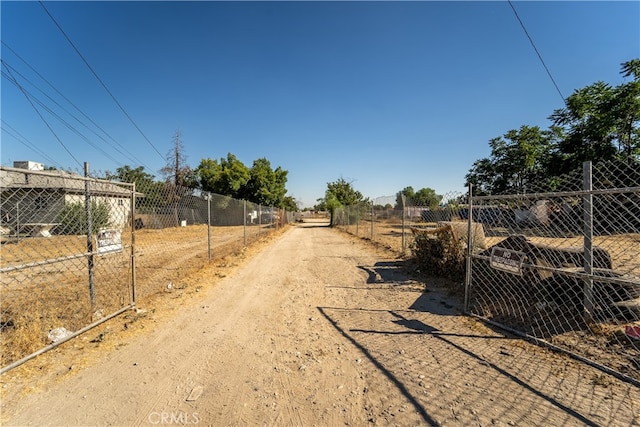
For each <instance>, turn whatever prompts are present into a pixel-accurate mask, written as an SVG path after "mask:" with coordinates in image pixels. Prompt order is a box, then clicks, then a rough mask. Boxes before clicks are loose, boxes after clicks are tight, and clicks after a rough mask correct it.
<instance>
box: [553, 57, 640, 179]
mask: <svg viewBox="0 0 640 427" xmlns="http://www.w3.org/2000/svg"><path fill="white" fill-rule="evenodd" d="M621 74H622V76H623V77H625V78H628V77H631V78H632V80H631V81H629V82H627V83H623V84H621V85H619V86H615V87H614V86H611V85H609V84H607V83H605V82H602V81H598V82H596V83H593V84H591V85H589V86H586V87H584V88H581V89H577V90H575V91H574V92H573V93H572V94H571V95H570V96H569V97H568V98H567V100H566V103H565V106H564V108H560V109H557V110H555V111H554V112H553V114H552V115H551V116H550V117H549V118H550V119H551V120H552V121H553V123H554V124H555V125H557V126H560V127H562V129H563V131H564V133H565V135H566V137H565V138H563V139H562V140H560V141H559V143H558V147H557V149H558V152H559V154H560V156H559V158H560V160H561V161H560V162H559V163H558V170H553V171H551V172H552V173H553V174H554V175H558V174H561V173H566V172H569V171H571V170H575V169H578V168H580V167H581V165H582V163H583V162H584V161H586V160H592V161H603V160H604V161H607V160H613V159H616V158H637V157H638V155H639V154H640V134H639V131H638V123H639V121H640V59H633V60H630V61H627V62H624V63H622V64H621Z"/></svg>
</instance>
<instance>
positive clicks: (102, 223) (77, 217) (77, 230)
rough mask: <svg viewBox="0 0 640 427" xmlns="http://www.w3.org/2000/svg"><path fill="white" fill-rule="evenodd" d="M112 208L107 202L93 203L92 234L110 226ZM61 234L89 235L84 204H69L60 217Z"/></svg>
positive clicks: (59, 231) (58, 229) (59, 229)
mask: <svg viewBox="0 0 640 427" xmlns="http://www.w3.org/2000/svg"><path fill="white" fill-rule="evenodd" d="M109 216H110V208H109V204H108V203H106V202H96V201H91V234H97V233H98V231H99V230H100V229H101V228H104V227H108V226H109ZM57 222H59V223H60V225H59V226H58V228H57V230H56V232H57V233H59V234H79V235H86V234H87V212H86V210H85V207H84V203H82V202H77V203H68V204H66V205H65V206H64V209H63V210H62V212H60V214H59V215H58V221H57Z"/></svg>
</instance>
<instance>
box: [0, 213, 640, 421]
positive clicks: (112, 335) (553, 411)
mask: <svg viewBox="0 0 640 427" xmlns="http://www.w3.org/2000/svg"><path fill="white" fill-rule="evenodd" d="M196 277H197V280H198V281H199V283H200V288H198V289H200V291H199V292H197V293H191V294H189V295H185V296H183V297H181V298H176V299H175V301H177V304H176V305H175V308H176V309H175V310H173V311H169V312H164V313H158V312H155V313H154V310H151V309H150V307H147V310H148V311H147V313H146V315H143V314H144V312H141V313H139V314H140V318H139V319H137V318H131V317H129V318H127V319H128V320H127V323H124V324H125V325H128V326H127V327H126V328H127V330H126V331H124V332H123V331H115V330H113V331H112V332H109V333H106V332H103V333H101V334H100V335H98V336H97V337H95V338H94V339H92V340H91V341H89V340H87V339H85V340H84V341H83V340H78V341H76V343H75V344H71V343H68V344H69V346H68V348H67V349H65V348H64V346H63V348H60V349H57V350H56V352H57V353H55V352H54V353H52V355H51V356H43V358H46V357H53V356H57V358H58V359H59V360H65V361H67V360H68V359H67V358H66V357H65V354H67V353H73V354H75V357H76V358H75V359H74V362H73V363H72V364H70V365H69V364H67V365H61V364H60V363H57V364H56V363H54V362H51V363H49V364H43V365H40V366H41V369H29V367H28V366H27V367H24V368H18V369H17V370H14V371H11V372H9V373H8V374H5V375H3V377H1V378H0V380H1V381H2V392H3V399H2V424H3V425H192V424H200V425H213V426H219V425H300V426H307V425H309V426H312V425H317V426H334V425H355V426H360V425H374V424H375V425H403V426H404V425H407V426H410V425H411V426H412V425H480V426H488V425H563V426H573V425H576V426H578V425H580V426H582V425H640V391H639V390H638V389H637V388H635V387H632V386H630V385H628V384H625V383H621V382H619V381H618V380H616V379H615V378H612V377H609V376H606V375H603V374H602V373H601V372H600V371H598V370H595V369H593V368H591V367H588V366H586V365H583V364H581V363H578V362H576V361H573V360H571V359H568V358H567V357H565V356H562V355H557V354H554V353H550V352H548V351H546V350H544V349H541V348H538V347H535V346H532V345H529V344H527V343H525V342H523V341H521V340H518V339H513V338H509V337H505V336H504V335H502V334H499V333H497V332H496V331H492V330H490V329H488V328H486V327H485V326H484V325H482V324H480V323H478V322H476V321H474V320H470V319H468V318H466V317H464V316H461V315H460V314H459V313H460V311H459V305H458V302H457V301H456V300H454V299H452V298H451V297H448V296H447V294H446V292H444V291H443V290H442V289H440V288H438V287H437V283H433V282H430V281H428V282H427V283H426V285H425V284H424V283H422V282H420V281H417V280H414V279H412V278H411V277H410V276H409V275H408V274H407V270H406V268H405V265H404V262H403V261H402V260H399V259H397V258H393V257H392V256H390V254H389V253H385V252H382V251H381V250H380V249H374V248H372V247H370V246H366V245H364V244H363V243H361V242H360V241H359V240H358V239H356V238H354V237H350V236H348V235H345V234H344V233H341V232H339V231H336V230H332V229H329V228H327V227H326V226H325V224H321V223H305V224H301V225H298V226H296V227H292V228H291V229H290V230H289V231H287V232H286V233H284V234H283V235H282V236H281V237H279V238H278V239H276V240H274V241H273V243H272V244H270V245H268V246H266V247H265V248H264V249H263V250H262V251H260V252H259V253H257V254H256V255H255V256H252V257H248V258H247V260H246V262H245V263H244V265H242V266H241V268H237V269H234V270H233V271H232V272H231V273H230V274H228V275H227V276H226V277H224V278H220V274H218V273H216V272H215V271H214V267H212V270H211V271H208V270H207V269H204V270H201V271H199V272H198V273H197V275H196ZM187 282H188V281H187ZM425 286H426V288H425ZM142 308H144V307H142ZM119 321H120V322H122V321H123V320H122V319H120V320H119ZM120 325H121V323H120ZM111 327H112V328H115V326H113V325H112V326H111ZM134 329H135V330H137V331H138V332H137V333H132V332H131V331H132V330H134ZM95 333H98V332H97V331H96V332H95ZM98 338H99V339H98ZM92 342H93V343H92ZM66 345H67V344H65V346H66ZM83 351H84V352H85V353H84V354H86V357H85V356H83V353H82V352H83ZM92 355H93V356H92ZM86 358H89V359H90V360H86ZM67 363H68V362H67ZM28 364H31V365H36V366H37V365H38V359H36V360H34V361H32V362H29V363H28ZM38 371H40V372H38ZM25 384H31V386H29V387H24V385H25Z"/></svg>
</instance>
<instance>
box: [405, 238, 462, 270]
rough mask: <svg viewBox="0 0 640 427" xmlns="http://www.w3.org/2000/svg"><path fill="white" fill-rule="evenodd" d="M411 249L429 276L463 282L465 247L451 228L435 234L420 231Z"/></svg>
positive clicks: (419, 264) (420, 266) (421, 267)
mask: <svg viewBox="0 0 640 427" xmlns="http://www.w3.org/2000/svg"><path fill="white" fill-rule="evenodd" d="M411 251H412V253H413V256H414V257H415V260H416V262H417V264H418V266H419V268H420V269H421V270H422V271H423V272H424V273H426V274H427V275H429V276H433V277H443V278H446V279H450V280H452V281H454V282H458V283H460V282H462V281H463V280H464V273H465V247H464V244H463V243H462V242H461V241H460V240H458V239H456V238H455V237H454V235H453V233H451V230H450V229H444V230H441V231H437V232H435V233H434V234H426V233H418V234H417V235H416V236H415V239H414V241H413V243H412V245H411Z"/></svg>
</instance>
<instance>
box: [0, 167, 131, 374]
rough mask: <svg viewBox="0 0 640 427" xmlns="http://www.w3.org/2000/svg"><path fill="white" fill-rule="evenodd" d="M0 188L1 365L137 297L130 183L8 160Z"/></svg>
mask: <svg viewBox="0 0 640 427" xmlns="http://www.w3.org/2000/svg"><path fill="white" fill-rule="evenodd" d="M88 172H89V171H88V165H85V175H88ZM0 190H1V192H2V200H1V204H0V212H1V217H2V219H1V224H0V225H1V230H0V231H1V238H2V256H1V264H0V272H1V273H2V276H1V279H0V286H2V303H1V305H0V331H1V332H0V333H1V334H2V370H1V371H0V372H5V371H7V370H9V369H11V368H13V367H15V366H17V365H19V364H21V363H23V362H24V361H26V360H28V359H30V358H32V357H35V356H36V355H38V354H40V353H42V352H44V351H46V350H48V349H50V348H53V347H54V346H57V345H59V344H61V343H63V342H65V341H67V340H68V339H71V338H73V337H74V336H77V335H79V334H80V333H82V332H84V331H86V330H87V329H90V328H91V327H93V326H96V325H97V324H99V323H102V322H104V321H106V320H108V319H110V318H112V317H114V316H116V315H118V314H120V313H122V312H123V311H125V310H127V309H129V308H131V307H132V306H133V305H134V298H135V296H134V291H133V289H134V278H135V276H134V274H133V257H132V255H133V245H132V242H133V227H132V226H131V225H132V223H131V221H132V217H133V215H132V214H133V211H134V209H135V207H134V206H135V205H134V203H135V197H134V195H135V190H134V185H133V184H125V183H115V182H110V181H103V180H97V179H93V178H88V177H83V176H80V175H77V174H73V173H70V172H65V171H33V170H24V169H16V168H5V167H2V168H1V169H0Z"/></svg>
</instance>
